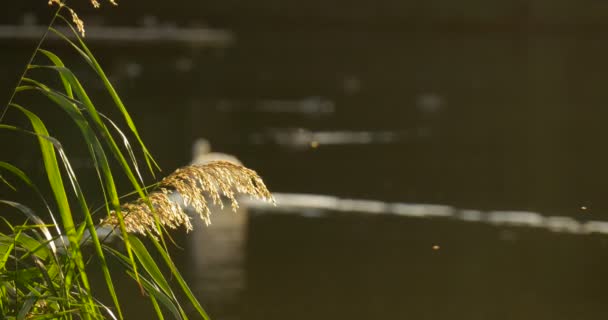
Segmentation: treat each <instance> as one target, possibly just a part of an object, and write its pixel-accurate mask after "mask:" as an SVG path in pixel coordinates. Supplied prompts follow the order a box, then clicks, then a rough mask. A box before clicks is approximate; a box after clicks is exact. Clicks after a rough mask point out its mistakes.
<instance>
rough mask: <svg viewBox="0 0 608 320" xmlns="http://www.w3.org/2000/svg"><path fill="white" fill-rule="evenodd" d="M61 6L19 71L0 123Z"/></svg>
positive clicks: (0, 121) (0, 117)
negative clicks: (19, 73)
mask: <svg viewBox="0 0 608 320" xmlns="http://www.w3.org/2000/svg"><path fill="white" fill-rule="evenodd" d="M62 8H63V7H62V6H59V8H57V10H56V11H55V14H54V15H53V18H52V19H51V22H50V23H49V26H48V27H47V28H46V30H45V31H44V34H43V35H42V38H40V41H38V44H37V45H36V48H35V49H34V52H32V55H31V56H30V59H29V60H28V61H27V64H26V65H25V68H24V69H23V72H22V73H21V76H20V77H19V80H18V81H17V84H16V85H15V89H13V92H12V93H11V97H10V98H9V99H8V102H7V103H6V106H4V108H3V110H2V114H1V115H0V123H2V121H3V120H4V115H6V111H7V110H8V108H9V106H10V105H11V103H13V99H14V98H15V94H16V93H17V88H18V87H19V86H20V85H21V82H22V81H23V79H24V78H25V74H26V73H27V70H28V68H29V66H30V65H31V64H32V62H33V61H34V58H36V55H37V54H38V49H40V47H41V46H42V43H43V42H44V40H46V37H47V36H48V35H49V32H50V31H51V27H52V26H53V24H54V23H55V20H56V19H57V17H58V16H59V12H60V11H61V9H62Z"/></svg>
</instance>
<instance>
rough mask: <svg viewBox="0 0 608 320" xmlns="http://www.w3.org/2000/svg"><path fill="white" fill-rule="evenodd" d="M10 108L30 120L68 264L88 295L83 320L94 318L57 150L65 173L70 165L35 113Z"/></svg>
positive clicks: (88, 286) (92, 304) (57, 143)
mask: <svg viewBox="0 0 608 320" xmlns="http://www.w3.org/2000/svg"><path fill="white" fill-rule="evenodd" d="M11 106H12V107H15V108H17V109H18V110H20V111H21V112H22V113H23V114H24V115H25V116H27V118H28V119H29V120H30V123H31V124H32V127H33V129H34V132H36V134H37V136H38V142H39V145H40V150H41V153H42V159H43V162H44V166H45V169H46V174H47V178H48V180H49V183H50V185H51V190H52V192H53V195H54V196H55V200H56V202H57V206H58V208H59V214H60V216H61V220H62V223H63V227H64V229H65V231H66V235H67V237H68V241H69V243H70V247H71V250H70V253H71V261H70V264H74V265H75V266H76V268H77V269H78V274H79V278H80V279H81V281H82V284H83V286H84V288H85V290H86V292H87V293H88V295H86V297H85V299H87V300H88V301H87V303H86V304H84V308H85V310H83V311H84V316H85V317H86V318H89V316H87V315H89V314H92V313H93V314H94V312H89V311H91V310H94V303H93V301H92V299H91V298H90V297H91V288H90V285H89V281H88V277H87V275H86V272H85V268H84V260H83V258H82V253H81V251H80V245H79V240H78V235H77V233H76V228H75V225H74V219H73V217H72V211H71V208H70V205H69V202H68V198H67V194H66V189H65V186H64V184H63V178H62V175H61V171H60V169H59V163H58V161H57V156H56V154H55V148H57V150H58V152H59V154H60V156H61V157H62V160H63V163H64V165H65V166H66V169H70V166H69V162H68V161H67V158H66V157H65V155H64V153H63V148H62V147H61V144H60V143H59V141H57V140H56V139H52V138H51V137H50V135H49V132H48V130H47V129H46V126H45V125H44V123H43V122H42V120H40V118H39V117H38V116H36V115H35V114H34V113H32V112H30V111H29V110H27V109H26V108H24V107H21V106H20V105H18V104H14V103H13V104H11ZM43 137H46V138H43ZM50 141H54V143H51V142H50ZM68 174H70V181H71V182H72V184H73V185H74V183H77V182H76V181H74V177H73V176H72V175H71V174H73V172H70V170H68ZM71 280H72V278H71V277H70V276H68V277H66V287H70V283H71Z"/></svg>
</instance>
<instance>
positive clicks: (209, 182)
mask: <svg viewBox="0 0 608 320" xmlns="http://www.w3.org/2000/svg"><path fill="white" fill-rule="evenodd" d="M172 193H178V194H179V195H180V196H181V199H182V200H183V203H179V202H178V201H179V200H176V197H172ZM237 193H240V194H247V195H249V196H250V197H251V198H255V199H260V200H264V201H269V202H272V203H274V199H273V197H272V194H271V193H270V191H268V189H267V188H266V185H265V184H264V182H263V181H262V178H260V176H259V175H258V174H257V173H256V172H255V171H253V170H251V169H248V168H245V167H243V166H240V165H237V164H234V163H232V162H228V161H213V162H209V163H206V164H202V165H197V164H195V165H190V166H187V167H183V168H179V169H177V170H175V172H173V173H172V174H170V175H169V176H167V177H165V178H164V179H163V180H161V182H160V184H159V190H158V191H154V192H152V193H150V195H149V197H148V198H149V200H150V203H152V207H153V208H154V211H155V213H156V214H157V215H158V219H159V222H160V224H161V225H162V226H166V227H169V228H171V229H176V228H178V227H180V226H183V227H185V228H186V231H190V230H192V223H191V222H190V216H189V215H188V214H187V213H186V212H185V208H192V209H193V210H194V211H195V212H196V213H197V214H198V215H199V217H200V218H201V219H202V220H203V221H204V222H205V224H206V225H209V224H210V223H211V210H210V208H209V207H210V205H215V206H219V207H220V208H223V207H224V202H223V201H222V196H223V197H226V198H227V199H228V200H229V201H230V205H231V207H232V210H233V211H236V209H237V208H238V207H239V203H238V201H237V199H236V194H237ZM121 211H122V212H123V214H124V222H125V226H126V230H127V232H130V233H139V234H143V235H145V234H147V233H148V232H150V233H152V234H158V233H159V230H158V229H157V228H156V224H155V220H154V213H153V212H152V210H151V209H150V206H148V204H147V203H146V201H145V200H143V199H139V200H136V201H135V202H131V203H126V204H124V205H123V206H122V207H121ZM102 224H105V225H110V226H117V225H118V218H117V217H116V213H114V212H112V213H111V214H110V216H109V217H108V218H107V219H105V220H104V221H102Z"/></svg>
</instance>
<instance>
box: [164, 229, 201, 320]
mask: <svg viewBox="0 0 608 320" xmlns="http://www.w3.org/2000/svg"><path fill="white" fill-rule="evenodd" d="M152 243H153V244H154V246H155V247H156V249H157V251H158V252H159V253H160V255H161V256H162V257H163V260H165V263H166V264H167V266H168V267H169V269H170V270H171V273H172V274H173V276H174V277H175V279H176V280H177V282H178V284H179V286H180V287H181V288H182V291H183V292H184V293H185V294H186V296H187V297H188V300H189V301H190V303H192V305H193V306H194V308H195V309H196V311H198V313H199V314H200V316H201V317H203V319H205V320H209V315H207V312H205V310H204V309H203V307H202V306H201V304H200V303H199V302H198V300H197V299H196V297H195V296H194V294H193V293H192V290H190V287H188V284H187V283H186V281H185V280H184V278H183V277H182V275H181V274H180V273H179V271H178V270H177V267H175V264H174V263H173V260H171V257H169V256H168V255H167V253H166V252H165V250H164V249H163V247H161V245H160V244H159V243H158V241H154V240H153V241H152Z"/></svg>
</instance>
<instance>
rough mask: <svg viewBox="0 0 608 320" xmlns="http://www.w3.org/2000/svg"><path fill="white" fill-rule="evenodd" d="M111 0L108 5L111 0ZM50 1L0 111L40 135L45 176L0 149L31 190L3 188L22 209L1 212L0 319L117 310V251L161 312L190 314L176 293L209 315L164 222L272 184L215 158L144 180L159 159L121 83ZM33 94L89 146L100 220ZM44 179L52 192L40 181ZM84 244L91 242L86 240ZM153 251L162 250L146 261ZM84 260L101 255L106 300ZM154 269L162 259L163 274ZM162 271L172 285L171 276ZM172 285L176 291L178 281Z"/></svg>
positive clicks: (0, 128) (4, 204) (12, 128)
mask: <svg viewBox="0 0 608 320" xmlns="http://www.w3.org/2000/svg"><path fill="white" fill-rule="evenodd" d="M108 2H109V3H111V4H114V5H116V3H115V2H114V0H108ZM90 3H91V4H92V5H93V6H94V7H96V8H97V7H99V6H100V3H99V2H98V1H97V0H90ZM48 4H49V5H51V6H52V7H53V8H54V10H56V11H55V14H54V15H53V18H52V20H51V22H50V24H49V27H48V29H47V30H46V32H45V34H44V35H43V36H42V37H41V39H40V41H39V42H38V44H37V46H36V48H35V50H34V52H33V54H32V56H31V58H30V59H29V61H28V63H27V65H26V67H25V68H24V69H25V70H24V72H23V74H22V75H21V77H20V78H19V79H18V83H17V85H16V87H15V89H14V91H13V93H12V95H11V97H10V100H9V101H8V103H7V105H6V106H5V107H3V108H2V110H0V112H1V114H0V134H1V135H2V136H3V137H5V136H7V135H9V134H17V135H24V136H25V137H29V138H31V139H34V140H35V141H36V142H37V145H38V147H39V152H40V156H41V159H42V162H43V164H44V174H45V177H44V179H43V180H45V181H46V182H45V184H46V183H48V186H42V185H40V184H39V183H36V182H34V181H37V180H36V179H33V175H35V174H36V172H26V171H24V170H22V169H21V168H19V167H18V166H16V165H15V164H13V163H10V162H8V161H4V160H3V159H0V183H2V184H5V185H6V187H7V188H9V189H12V190H13V192H14V193H15V194H16V193H17V192H19V193H23V192H28V193H30V194H31V195H35V196H32V197H29V198H30V199H39V200H36V201H37V202H36V203H33V202H32V203H31V204H30V203H27V204H24V203H19V202H16V201H13V200H10V199H8V198H7V199H0V208H2V210H3V211H5V212H6V211H7V210H8V209H9V208H12V209H11V211H18V212H20V213H22V214H23V217H24V219H23V220H22V221H23V223H21V224H14V223H11V222H10V221H11V220H14V219H6V218H5V216H4V215H2V216H0V219H1V220H2V221H0V223H4V224H5V225H6V226H5V228H4V229H6V230H8V231H7V232H6V233H0V312H1V314H0V318H2V319H108V318H109V319H123V318H124V316H123V311H122V309H121V297H120V295H119V293H118V292H117V291H116V289H115V287H114V280H113V277H114V276H115V275H114V274H113V272H115V271H111V270H110V268H109V267H108V259H116V260H118V261H119V262H120V265H121V266H122V267H123V270H122V271H123V272H126V273H127V274H128V275H130V276H131V277H132V278H133V280H134V284H136V285H137V286H138V287H139V289H140V291H141V293H142V295H144V296H145V297H147V298H148V299H149V300H150V301H151V306H152V308H153V309H154V311H155V313H156V315H157V317H158V318H159V319H164V317H165V316H167V315H170V316H172V317H173V318H176V319H187V318H188V316H187V314H186V312H185V309H184V305H185V304H191V305H192V306H193V307H194V309H195V310H196V313H197V315H198V316H200V317H201V318H203V319H208V318H209V317H208V316H207V314H206V313H205V311H204V310H203V308H202V307H201V305H200V303H199V302H198V301H197V300H196V298H195V297H194V296H193V294H192V292H191V291H190V289H189V287H188V285H187V284H186V283H185V281H184V279H183V278H182V276H181V275H180V273H179V271H178V270H177V268H176V267H175V265H174V263H173V261H172V260H171V257H170V255H169V251H168V246H167V244H166V241H165V238H166V230H167V229H172V228H177V227H180V226H183V227H185V228H186V230H189V229H191V228H192V225H191V223H190V219H191V217H190V216H188V215H187V214H186V213H185V212H184V207H192V208H194V210H195V211H196V212H198V214H199V215H200V218H202V219H203V220H204V221H205V222H207V223H208V222H209V219H210V211H209V207H210V204H219V205H222V197H226V198H228V199H229V201H230V203H231V205H232V207H233V208H236V207H237V206H238V202H237V200H236V197H235V194H236V193H244V194H249V195H250V196H252V197H255V198H260V199H265V200H270V201H272V196H271V194H270V193H269V192H268V190H267V189H266V186H265V185H264V183H263V182H262V180H261V179H260V177H259V176H258V175H257V174H256V173H255V172H254V171H252V170H250V169H247V168H244V167H242V166H239V165H235V164H232V163H228V162H221V161H219V162H212V163H208V164H204V165H194V166H189V167H185V168H181V169H178V170H177V171H176V172H174V173H173V174H171V175H169V176H167V177H166V178H164V179H162V180H161V181H160V182H159V183H156V184H153V185H152V187H150V186H148V187H146V183H145V181H144V179H143V177H142V174H141V172H142V171H143V170H146V171H148V172H149V173H151V175H152V176H155V174H156V173H157V172H159V168H158V165H157V164H156V162H155V161H154V159H153V157H152V155H151V154H150V152H149V151H148V148H147V147H146V145H145V144H144V143H143V141H142V139H141V137H140V134H139V132H138V131H137V128H136V126H135V124H134V123H133V121H132V119H131V116H130V115H129V113H128V111H127V109H126V107H125V106H124V104H123V102H122V100H121V98H120V97H119V95H118V93H117V92H116V90H115V89H114V87H113V86H112V84H111V83H110V81H109V80H108V77H107V76H106V74H105V73H104V71H103V69H102V68H101V66H100V64H99V62H98V61H97V59H96V58H95V56H94V55H93V54H92V53H91V51H90V50H89V48H88V47H87V46H86V44H85V42H84V40H83V38H84V36H85V24H84V22H83V21H82V20H81V19H80V18H79V17H78V15H77V13H76V11H74V10H73V9H72V8H71V7H69V6H68V5H67V3H66V0H50V1H49V2H48ZM66 16H67V17H66ZM58 25H64V26H67V29H62V30H68V32H61V31H59V29H58V28H57V26H58ZM51 34H53V35H55V36H57V37H59V38H60V39H61V40H62V43H64V44H65V45H66V46H67V47H68V48H71V49H72V50H73V52H75V53H76V55H77V56H78V57H79V58H80V59H82V61H84V62H85V63H86V64H87V65H88V66H89V67H90V68H91V70H93V73H94V74H95V75H96V77H97V79H98V81H99V83H100V84H101V85H102V87H103V88H104V92H105V93H106V94H107V95H108V96H109V98H110V100H111V101H112V102H113V106H112V108H114V109H115V110H117V114H118V115H119V118H120V121H121V122H122V123H124V124H125V125H126V127H127V130H125V131H122V129H120V127H119V125H117V124H116V123H115V122H114V121H113V120H111V119H110V118H108V117H106V116H105V115H104V114H103V113H102V111H104V112H105V110H101V109H99V108H98V105H96V103H95V102H94V101H93V99H92V98H91V97H90V96H89V94H88V92H87V88H86V87H85V86H84V85H83V84H82V82H81V81H80V80H79V78H78V76H77V75H76V74H75V73H74V72H73V71H72V69H70V68H69V67H68V66H67V65H66V64H65V63H64V59H63V58H62V57H60V56H59V55H58V54H56V53H54V52H52V51H50V50H46V49H44V44H45V40H46V38H47V37H48V36H49V35H51ZM66 61H67V60H66ZM70 62H71V61H70ZM49 76H53V77H56V78H57V79H59V82H57V83H58V84H60V85H55V82H49V81H48V80H45V79H48V77H49ZM57 86H58V87H59V88H58V87H57ZM32 96H37V97H42V98H43V99H44V101H45V103H44V108H47V109H48V108H51V107H53V108H55V110H56V111H57V112H63V113H65V114H66V115H67V116H68V118H69V119H70V121H71V125H72V126H73V127H75V128H76V129H77V130H78V132H79V134H80V136H81V138H82V144H81V145H80V147H81V148H83V149H86V150H87V151H88V156H89V157H90V159H91V161H92V163H93V164H94V168H95V170H96V173H97V174H96V178H97V180H98V182H99V189H100V190H101V191H102V192H101V193H102V194H103V198H104V203H105V205H104V206H103V208H102V209H101V211H104V212H105V213H103V218H102V219H95V220H97V221H95V220H94V219H93V212H94V211H95V210H92V209H91V204H90V203H89V201H88V198H87V191H88V190H83V188H82V187H81V184H80V183H79V177H78V175H77V174H76V172H75V170H74V169H73V168H72V165H71V163H70V156H69V154H68V150H65V149H64V147H63V145H62V144H61V142H60V141H59V139H57V138H55V137H53V136H52V135H51V134H50V133H49V128H47V123H45V121H44V120H43V119H42V117H41V116H39V115H38V114H37V113H36V112H35V110H37V109H36V108H33V107H34V106H32V105H27V104H25V103H23V102H22V101H30V100H28V98H29V97H32ZM108 111H110V110H108ZM111 111H114V110H111ZM114 112H116V111H114ZM8 113H12V115H15V116H18V117H21V118H22V119H24V120H25V121H26V123H27V125H20V124H13V123H6V121H5V115H6V114H8ZM127 137H131V138H130V139H131V140H133V141H134V143H131V142H130V141H129V139H127ZM8 152H10V150H8ZM8 152H7V153H8ZM3 154H4V152H3ZM138 154H139V155H140V156H139V158H141V157H143V160H144V161H143V163H145V164H146V165H145V169H144V168H140V167H139V165H138V162H137V158H138V156H137V155H138ZM111 159H113V160H111ZM111 161H112V163H113V164H114V165H113V166H112V165H111ZM118 177H121V178H122V179H127V180H128V181H129V182H130V185H131V187H132V188H133V190H134V192H133V193H134V194H135V195H136V199H135V200H132V201H130V202H126V203H125V202H123V201H122V198H121V197H119V193H118V191H117V188H116V183H115V181H116V179H117V178H118ZM11 181H12V182H11ZM15 181H18V185H19V187H17V184H16V183H15ZM21 186H25V187H26V188H21ZM45 189H49V190H50V192H46V193H45V192H43V191H41V190H45ZM89 192H90V191H89ZM47 193H48V194H47ZM172 195H179V196H180V199H181V200H180V201H175V198H174V197H172ZM2 197H4V195H3V196H2ZM32 201H34V200H32ZM34 207H42V208H44V209H43V210H44V212H40V211H38V212H37V211H36V210H34V209H32V208H34ZM38 210H39V209H38ZM45 219H46V221H45ZM0 230H2V229H0ZM102 230H103V233H102V232H100V231H102ZM108 230H109V231H108ZM110 237H111V238H119V239H120V241H122V243H123V244H124V245H123V246H121V247H124V249H121V250H117V249H116V248H115V247H112V246H110V245H109V244H107V243H106V242H105V239H106V238H110ZM139 237H147V238H149V242H150V243H151V244H152V246H153V248H154V251H156V253H150V252H149V251H148V249H147V247H146V246H144V244H143V242H142V240H141V239H140V238H139ZM85 245H86V246H91V247H92V249H93V250H86V251H84V250H83V246H85ZM153 255H154V256H157V257H160V260H161V261H160V262H157V261H156V260H154V259H153V258H152V256H153ZM92 258H94V259H92ZM90 261H95V262H96V263H99V265H100V266H101V270H102V274H103V277H104V280H105V281H104V283H105V287H106V290H107V292H108V293H109V296H110V297H111V301H109V302H105V301H100V300H99V299H97V297H98V296H99V295H98V294H97V290H99V289H98V288H93V287H92V286H91V283H90V280H89V276H88V273H87V271H89V270H90V265H89V264H90ZM161 270H168V271H167V273H169V274H164V273H163V272H161ZM166 276H167V278H170V279H172V280H173V282H175V283H176V285H171V284H170V283H169V281H167V280H166ZM176 288H178V289H179V290H177V291H175V290H176ZM178 297H180V298H178ZM184 297H185V298H184Z"/></svg>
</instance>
